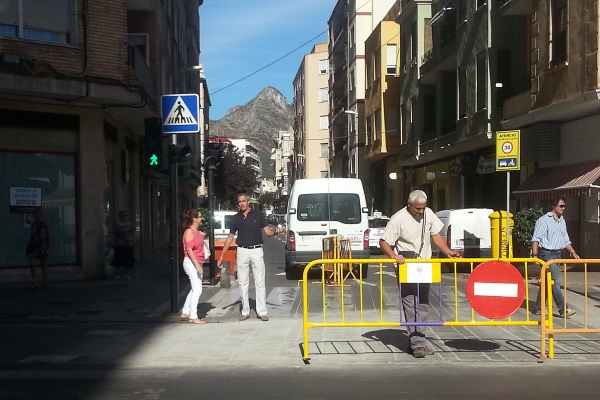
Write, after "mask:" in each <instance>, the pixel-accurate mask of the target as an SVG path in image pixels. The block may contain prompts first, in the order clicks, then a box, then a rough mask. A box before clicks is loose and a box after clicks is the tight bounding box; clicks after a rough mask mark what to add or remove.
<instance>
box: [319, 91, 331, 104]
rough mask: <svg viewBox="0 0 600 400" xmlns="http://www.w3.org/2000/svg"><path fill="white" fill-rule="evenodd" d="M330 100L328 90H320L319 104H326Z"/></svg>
mask: <svg viewBox="0 0 600 400" xmlns="http://www.w3.org/2000/svg"><path fill="white" fill-rule="evenodd" d="M328 98H329V91H328V89H327V88H320V89H319V103H324V102H326V101H327V99H328Z"/></svg>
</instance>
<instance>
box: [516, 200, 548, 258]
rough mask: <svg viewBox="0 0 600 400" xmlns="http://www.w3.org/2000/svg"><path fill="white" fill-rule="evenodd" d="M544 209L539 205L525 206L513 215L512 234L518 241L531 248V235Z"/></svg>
mask: <svg viewBox="0 0 600 400" xmlns="http://www.w3.org/2000/svg"><path fill="white" fill-rule="evenodd" d="M542 215H544V211H543V210H542V208H541V207H538V206H536V207H525V208H523V209H521V211H519V212H518V213H517V214H516V215H515V218H514V220H515V225H514V227H513V236H514V237H515V238H516V239H517V240H518V241H519V243H521V244H523V245H525V246H527V248H528V249H530V248H531V237H532V236H533V230H534V228H535V221H537V220H538V219H539V218H540V217H541V216H542Z"/></svg>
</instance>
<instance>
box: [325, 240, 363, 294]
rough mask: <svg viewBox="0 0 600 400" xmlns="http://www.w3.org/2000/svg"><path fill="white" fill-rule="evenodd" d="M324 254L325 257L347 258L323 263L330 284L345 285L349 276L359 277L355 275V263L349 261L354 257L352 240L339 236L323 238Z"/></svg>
mask: <svg viewBox="0 0 600 400" xmlns="http://www.w3.org/2000/svg"><path fill="white" fill-rule="evenodd" d="M322 256H323V259H329V260H345V261H344V262H335V263H327V264H323V266H322V268H323V271H324V272H325V274H326V275H327V276H326V277H327V280H328V282H327V283H328V284H330V285H336V286H340V285H343V284H344V281H345V280H346V279H347V278H348V277H349V276H352V277H353V278H354V279H358V278H357V277H356V276H355V275H354V270H353V267H354V266H353V264H352V263H349V262H348V260H349V259H351V258H352V241H351V240H349V239H340V238H339V237H337V236H333V237H326V238H323V250H322ZM346 271H347V272H346Z"/></svg>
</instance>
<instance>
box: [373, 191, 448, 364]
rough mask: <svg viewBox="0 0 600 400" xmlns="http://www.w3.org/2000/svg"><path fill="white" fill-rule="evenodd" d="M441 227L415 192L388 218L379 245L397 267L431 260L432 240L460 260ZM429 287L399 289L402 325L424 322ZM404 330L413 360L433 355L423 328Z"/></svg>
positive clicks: (420, 193)
mask: <svg viewBox="0 0 600 400" xmlns="http://www.w3.org/2000/svg"><path fill="white" fill-rule="evenodd" d="M443 227H444V224H443V223H442V221H440V219H439V218H438V217H437V216H436V215H435V213H434V212H433V211H432V210H431V209H430V208H428V207H427V195H426V194H425V192H423V191H422V190H414V191H412V192H411V193H410V195H409V196H408V205H407V206H406V207H404V208H403V209H401V210H400V211H398V212H397V213H395V214H394V215H393V216H392V217H391V218H390V221H389V222H388V224H387V226H386V228H385V231H384V232H383V235H382V237H381V239H380V240H379V245H380V247H381V249H382V250H383V252H384V253H385V254H386V255H387V256H388V257H389V258H393V259H394V260H396V262H397V263H398V265H400V264H404V262H405V258H431V240H433V242H434V243H435V244H436V246H437V247H438V248H439V249H440V251H441V252H442V253H444V254H445V255H446V256H448V257H451V258H455V257H459V254H458V253H457V252H455V251H452V250H450V249H449V248H448V245H447V244H446V242H445V241H444V238H443V237H442V236H441V235H440V231H441V230H442V228H443ZM430 238H431V240H430ZM429 286H430V285H429V284H428V283H422V284H414V283H403V284H402V285H401V286H400V292H401V294H402V309H403V312H404V321H405V322H417V323H419V322H427V314H428V311H429ZM417 307H418V311H417ZM417 317H419V318H418V319H417ZM406 330H407V332H408V338H409V341H410V345H409V350H408V351H409V353H410V352H412V355H413V357H415V358H423V357H425V356H426V355H432V354H434V353H435V351H434V350H433V349H432V348H431V347H429V346H427V339H426V338H425V331H426V327H425V326H419V325H416V326H407V327H406Z"/></svg>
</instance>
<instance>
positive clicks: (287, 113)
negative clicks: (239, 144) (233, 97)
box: [210, 86, 293, 179]
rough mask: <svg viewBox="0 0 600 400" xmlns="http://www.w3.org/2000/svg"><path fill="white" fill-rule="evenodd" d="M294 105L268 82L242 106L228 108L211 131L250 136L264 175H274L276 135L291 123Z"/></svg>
mask: <svg viewBox="0 0 600 400" xmlns="http://www.w3.org/2000/svg"><path fill="white" fill-rule="evenodd" d="M292 121H293V108H292V105H291V104H288V102H287V100H286V98H285V96H284V95H282V94H281V92H279V90H277V89H275V88H273V87H270V86H267V87H266V88H264V89H263V90H262V91H261V92H260V93H259V94H258V96H256V97H255V98H254V99H252V100H250V101H249V102H248V103H247V104H245V105H243V106H234V107H231V108H230V109H229V110H227V113H226V114H225V116H224V117H223V118H221V119H219V120H215V121H210V135H211V136H222V137H230V138H235V139H247V140H250V141H251V142H252V143H253V144H254V145H255V146H256V147H257V148H258V150H259V151H260V162H261V165H262V175H263V178H267V179H273V177H274V176H275V170H274V169H273V167H272V166H271V149H272V148H273V147H274V143H273V139H276V138H277V133H278V132H279V131H287V130H288V129H289V127H290V126H291V125H292Z"/></svg>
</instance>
